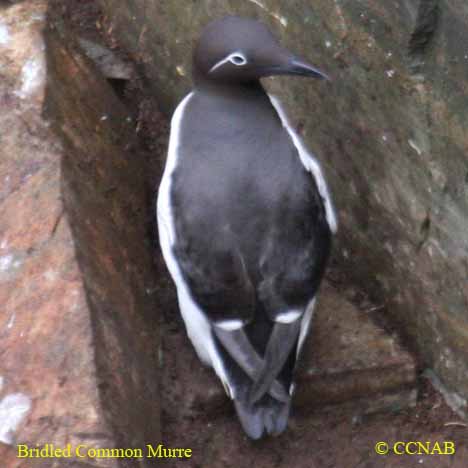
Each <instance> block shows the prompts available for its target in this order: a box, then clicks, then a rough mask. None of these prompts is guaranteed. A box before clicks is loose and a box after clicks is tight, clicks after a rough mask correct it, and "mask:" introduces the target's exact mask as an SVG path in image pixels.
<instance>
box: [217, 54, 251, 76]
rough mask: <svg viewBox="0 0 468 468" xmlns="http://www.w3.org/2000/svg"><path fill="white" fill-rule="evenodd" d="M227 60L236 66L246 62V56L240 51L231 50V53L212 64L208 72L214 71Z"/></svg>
mask: <svg viewBox="0 0 468 468" xmlns="http://www.w3.org/2000/svg"><path fill="white" fill-rule="evenodd" d="M227 62H230V63H232V64H234V65H237V66H242V65H245V64H246V63H247V58H246V57H245V55H244V54H243V53H242V52H233V53H232V54H229V55H228V56H227V57H225V58H223V59H222V60H220V61H219V62H218V63H216V64H215V65H213V66H212V67H211V68H210V71H209V72H208V73H211V72H214V71H215V70H216V69H217V68H219V67H220V66H222V65H224V64H225V63H227Z"/></svg>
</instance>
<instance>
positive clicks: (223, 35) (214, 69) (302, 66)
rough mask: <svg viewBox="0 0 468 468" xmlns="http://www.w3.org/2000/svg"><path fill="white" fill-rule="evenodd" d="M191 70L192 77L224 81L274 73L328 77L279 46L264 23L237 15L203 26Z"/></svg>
mask: <svg viewBox="0 0 468 468" xmlns="http://www.w3.org/2000/svg"><path fill="white" fill-rule="evenodd" d="M193 69H194V76H195V79H197V78H198V79H203V80H209V81H215V82H225V83H226V82H234V83H235V82H239V83H242V82H249V81H254V80H258V79H260V78H263V77H267V76H274V75H299V76H309V77H312V78H318V79H329V78H328V77H327V75H325V74H324V73H323V72H321V71H320V70H318V69H317V68H315V67H314V66H312V65H309V64H308V63H306V62H305V61H303V60H302V59H300V58H299V57H297V56H296V55H294V54H292V53H291V52H289V51H288V50H287V49H285V48H284V47H282V46H281V45H280V44H279V43H278V41H277V40H276V39H275V37H274V36H273V35H272V34H271V33H270V31H269V30H268V28H267V27H266V26H265V25H264V24H262V23H260V22H258V21H256V20H253V19H249V18H240V17H238V16H227V17H225V18H222V19H219V20H216V21H213V22H211V23H210V24H208V26H206V28H205V29H204V30H203V32H202V35H201V37H200V39H199V41H198V44H197V45H196V47H195V50H194V54H193Z"/></svg>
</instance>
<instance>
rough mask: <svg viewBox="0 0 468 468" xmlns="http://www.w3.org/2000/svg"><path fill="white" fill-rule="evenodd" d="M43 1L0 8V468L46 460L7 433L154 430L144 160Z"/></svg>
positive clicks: (132, 434)
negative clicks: (26, 455)
mask: <svg viewBox="0 0 468 468" xmlns="http://www.w3.org/2000/svg"><path fill="white" fill-rule="evenodd" d="M47 3H48V2H46V1H44V0H30V1H24V2H20V3H14V4H10V3H8V2H7V4H2V5H1V6H0V103H1V104H0V107H1V111H0V128H1V133H0V141H1V143H0V154H1V156H0V180H1V184H0V303H1V304H2V310H1V314H0V356H1V370H0V459H1V460H2V466H8V467H16V466H33V465H34V466H44V467H49V466H51V460H50V459H49V460H48V459H37V460H33V461H31V460H28V459H21V458H17V448H16V445H17V444H27V445H28V446H30V447H32V448H36V444H38V445H40V446H42V445H43V444H54V445H55V446H56V447H59V448H65V447H66V446H67V444H71V447H72V456H73V450H74V448H75V447H77V446H78V445H80V444H82V445H84V446H86V447H88V448H90V449H91V448H92V449H96V448H113V447H124V448H126V447H144V446H145V443H152V442H154V441H155V440H157V438H158V435H159V400H158V391H157V390H158V374H157V368H158V363H157V360H156V357H155V355H156V350H157V346H158V333H157V332H158V330H157V327H156V326H155V324H156V320H155V307H154V303H153V301H152V299H151V296H149V295H148V294H146V291H147V290H150V289H151V281H153V276H154V275H153V272H152V270H151V261H150V258H151V255H150V253H149V252H150V248H149V246H148V245H146V244H145V242H144V239H145V225H146V213H145V190H144V183H143V182H142V180H143V178H144V167H143V165H142V163H141V161H139V159H138V157H137V156H136V152H135V149H134V147H132V145H131V142H132V133H133V131H132V123H131V122H130V121H128V119H127V117H128V114H127V112H126V111H125V109H124V108H123V107H122V106H121V105H120V102H119V101H118V99H117V98H116V97H115V95H114V93H113V92H112V89H111V88H110V86H109V85H108V84H107V83H106V81H105V80H104V79H103V78H102V77H101V76H100V75H99V73H98V72H97V71H96V70H95V69H94V67H93V66H92V65H91V64H90V63H89V62H88V61H87V60H86V59H85V58H84V57H83V56H82V55H81V54H80V53H78V51H77V50H75V48H74V47H73V40H72V38H70V37H68V36H67V35H66V30H65V29H64V28H62V27H61V24H60V22H59V21H56V20H55V18H54V12H53V9H52V10H51V11H49V12H47V6H48V5H47ZM62 462H63V463H62ZM62 462H60V463H59V464H60V465H62V464H65V462H67V463H68V462H69V460H65V461H64V460H62ZM54 463H55V462H54ZM81 463H83V466H85V465H86V466H88V463H90V464H92V466H117V461H115V462H114V461H113V460H109V459H93V460H89V459H88V460H86V459H80V466H81ZM134 463H135V464H137V463H138V466H141V462H138V461H137V460H128V463H127V464H126V465H125V466H133V464H134ZM77 466H78V465H77ZM89 466H91V465H89ZM119 466H120V465H119Z"/></svg>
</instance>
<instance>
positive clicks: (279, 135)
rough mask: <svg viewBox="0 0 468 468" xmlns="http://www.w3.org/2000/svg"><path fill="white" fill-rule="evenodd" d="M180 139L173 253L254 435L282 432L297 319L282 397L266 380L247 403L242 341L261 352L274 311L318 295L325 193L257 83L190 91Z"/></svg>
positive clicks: (324, 253)
mask: <svg viewBox="0 0 468 468" xmlns="http://www.w3.org/2000/svg"><path fill="white" fill-rule="evenodd" d="M171 138H172V136H171ZM176 146H177V151H176V153H177V154H176V162H175V168H174V170H173V171H172V173H171V184H170V194H169V198H170V204H171V212H172V218H173V223H174V234H175V236H174V237H175V239H174V244H173V246H172V247H173V252H174V256H175V259H176V261H177V263H178V267H179V268H180V271H181V273H182V276H183V278H184V281H185V282H186V284H187V285H188V289H189V291H190V295H191V297H192V299H193V300H194V302H195V303H196V304H197V305H198V307H199V308H200V309H201V311H202V313H203V314H204V315H205V316H206V317H207V319H208V321H209V323H210V324H211V326H213V330H216V333H213V339H214V342H215V347H216V348H217V351H218V352H219V353H220V356H221V361H222V363H223V365H224V367H225V368H226V369H227V370H226V373H227V376H228V380H229V385H231V386H232V387H233V389H234V392H235V393H236V395H237V398H235V402H236V409H237V412H238V414H239V417H240V419H241V422H242V423H243V425H244V428H245V429H246V431H247V432H248V433H250V435H251V436H255V434H258V433H259V431H260V434H261V432H262V431H263V426H264V425H265V426H266V427H267V430H268V432H272V433H277V432H281V431H282V430H284V427H283V426H285V424H286V421H287V417H288V413H289V393H290V386H291V381H292V375H293V371H294V367H295V362H296V355H297V345H298V340H299V322H300V320H298V321H297V322H298V324H297V326H296V325H293V331H292V332H291V333H293V334H294V335H291V336H290V337H289V338H288V339H289V340H292V341H291V342H292V345H291V346H292V347H291V348H290V349H289V348H288V351H287V353H286V355H285V356H283V358H284V359H283V358H281V359H283V360H284V362H283V363H282V365H281V366H282V367H281V368H280V369H279V372H278V373H277V380H276V381H275V384H276V385H277V387H276V388H277V391H276V396H278V394H282V395H283V397H281V398H280V400H281V399H282V401H279V400H278V398H275V397H274V395H275V392H274V391H272V390H271V389H270V391H269V392H268V391H266V392H265V391H263V394H261V395H260V393H262V392H261V391H260V393H259V395H260V398H259V400H258V401H256V403H255V405H253V404H251V403H252V376H251V375H250V376H249V375H246V372H245V366H246V365H247V364H246V363H245V362H242V359H244V358H246V359H247V360H248V359H250V358H249V356H247V355H248V351H246V350H245V349H243V348H242V346H241V343H243V346H244V348H245V346H247V345H248V346H251V347H252V350H253V352H256V353H258V356H260V359H262V357H264V356H265V354H266V353H267V347H268V343H269V340H270V338H271V336H272V333H274V332H273V330H274V327H275V324H277V321H278V320H280V319H281V318H282V316H283V315H284V314H285V313H286V314H287V313H289V312H290V311H296V310H299V311H302V314H303V312H304V311H305V310H306V308H307V306H308V304H310V303H311V301H312V300H313V298H314V296H315V293H316V289H317V288H318V284H319V282H320V278H321V276H322V274H323V271H324V268H325V264H326V261H327V258H328V254H329V251H330V243H331V240H330V238H331V235H330V228H329V226H328V224H327V220H326V214H325V209H324V205H323V200H322V198H321V196H320V194H319V191H318V188H317V185H316V183H315V181H314V179H313V177H312V176H311V174H310V173H309V172H307V171H306V169H305V168H304V166H303V164H302V163H301V160H300V158H299V155H298V151H297V148H296V147H295V145H294V143H293V141H292V140H291V138H290V135H289V134H288V132H287V131H286V130H285V128H284V127H283V126H282V123H281V120H280V118H279V117H278V115H277V113H276V111H275V110H274V108H273V107H272V105H271V103H270V100H269V98H268V95H267V94H266V93H264V92H263V89H261V88H260V89H245V90H243V91H242V92H241V93H240V94H239V93H238V94H236V95H235V96H232V95H217V96H213V95H211V94H210V93H204V92H202V91H197V92H195V93H193V94H192V96H191V97H190V99H189V100H188V102H187V103H186V106H185V109H184V113H183V116H182V118H181V120H180V127H179V128H178V141H177V145H176ZM228 323H241V324H242V325H243V326H242V328H241V330H242V332H237V331H233V332H224V331H223V330H224V329H222V328H219V327H218V325H221V324H228ZM236 327H237V325H236ZM284 328H285V329H286V328H287V327H286V326H285V327H284ZM223 333H224V335H223ZM236 333H237V334H238V335H235V334H236ZM240 333H242V335H241V334H240ZM275 333H276V331H275ZM236 340H237V341H236ZM246 340H247V342H248V343H247V344H246ZM248 346H247V347H248ZM236 353H241V354H245V356H236ZM246 356H247V357H246ZM265 359H266V358H265ZM243 364H244V365H243ZM257 374H258V372H257ZM257 376H258V375H257ZM278 382H279V384H278ZM270 384H271V383H270ZM270 384H268V385H270ZM278 385H280V386H282V388H283V389H282V391H280V390H281V389H279V390H278ZM272 388H273V385H272ZM284 395H286V397H284ZM249 401H250V402H249ZM265 421H267V422H265ZM268 421H269V422H268ZM268 425H270V427H268Z"/></svg>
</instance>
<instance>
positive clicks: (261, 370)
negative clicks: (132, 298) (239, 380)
mask: <svg viewBox="0 0 468 468" xmlns="http://www.w3.org/2000/svg"><path fill="white" fill-rule="evenodd" d="M218 240H219V239H218ZM190 245H191V243H190V242H189V241H188V239H187V238H185V242H184V240H182V239H181V236H179V240H178V243H177V247H176V249H175V256H176V257H177V259H178V263H179V266H180V268H181V270H182V272H183V275H184V278H185V280H186V282H187V284H188V286H189V289H190V292H191V295H192V296H193V298H194V300H195V301H196V302H197V304H198V306H199V307H200V309H201V310H203V313H204V314H205V315H206V317H207V319H208V320H209V322H210V324H211V326H212V331H213V333H214V335H215V336H216V338H217V340H218V342H219V343H220V344H221V345H222V348H223V349H222V350H219V351H220V352H221V354H223V353H228V355H229V359H232V360H233V361H234V362H235V363H236V364H237V366H239V367H240V369H242V370H243V371H244V372H245V374H246V375H247V376H248V377H249V379H250V382H256V381H258V380H259V379H260V378H261V376H262V375H264V377H263V378H262V380H264V379H265V377H266V374H265V365H266V364H265V358H264V357H262V356H261V355H260V353H259V351H258V350H257V349H256V348H255V347H254V345H253V344H252V341H251V339H250V337H249V335H248V329H249V324H250V323H251V322H252V321H254V319H255V309H256V292H255V289H254V287H253V285H252V282H251V280H250V277H249V274H248V272H247V270H246V265H245V262H244V261H243V258H242V254H241V252H240V250H239V249H238V247H237V244H236V242H235V239H234V236H233V235H232V233H229V232H226V234H225V237H224V239H222V241H221V240H219V242H217V243H216V245H217V246H218V248H216V246H215V245H213V244H212V245H211V249H210V254H209V255H206V252H207V251H206V248H203V246H202V245H201V244H200V243H197V244H195V245H191V247H190ZM202 253H203V254H202ZM296 339H297V337H296ZM274 351H275V350H274V349H273V348H272V350H271V352H270V354H269V357H270V358H274ZM286 357H287V356H286ZM225 358H226V356H225ZM282 367H283V366H282V365H281V366H280V367H279V370H281V368H282ZM278 372H279V371H278ZM278 372H276V374H275V375H274V376H273V378H270V377H269V375H270V374H269V373H268V386H267V388H266V390H265V392H264V393H269V394H270V395H271V396H272V397H273V398H275V399H276V400H278V401H282V402H287V401H288V400H289V395H288V393H287V392H286V391H285V389H284V386H283V385H281V384H280V383H279V382H278V381H277V380H276V375H277V374H278ZM231 385H232V382H231ZM232 386H234V387H235V386H236V385H232ZM249 386H250V385H249Z"/></svg>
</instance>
